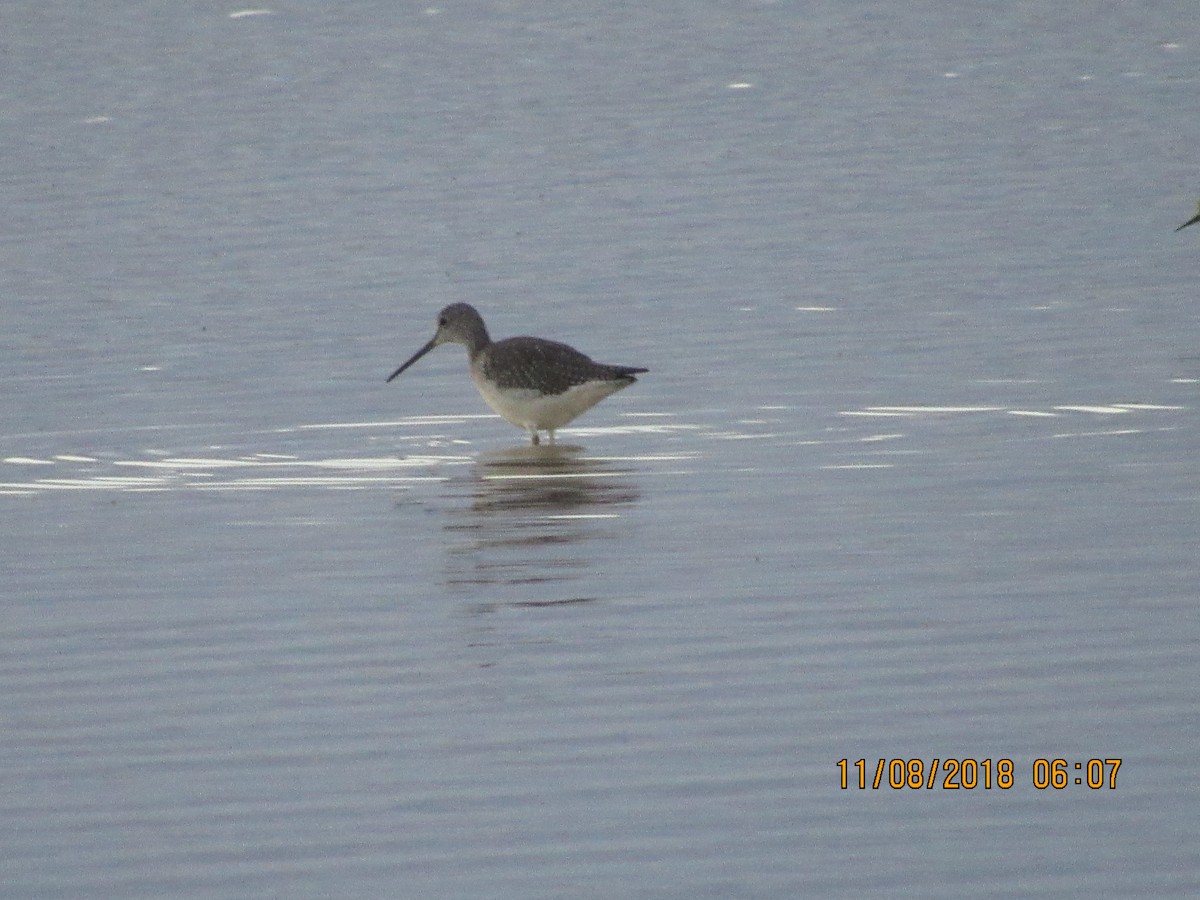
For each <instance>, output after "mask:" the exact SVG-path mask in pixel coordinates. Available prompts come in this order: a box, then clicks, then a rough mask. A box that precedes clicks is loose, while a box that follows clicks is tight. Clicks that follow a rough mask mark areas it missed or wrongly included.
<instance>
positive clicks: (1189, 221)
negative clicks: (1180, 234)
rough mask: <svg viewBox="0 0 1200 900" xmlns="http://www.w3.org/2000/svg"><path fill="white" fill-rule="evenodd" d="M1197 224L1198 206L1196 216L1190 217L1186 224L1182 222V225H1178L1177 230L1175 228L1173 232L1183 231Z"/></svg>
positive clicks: (1198, 220)
mask: <svg viewBox="0 0 1200 900" xmlns="http://www.w3.org/2000/svg"><path fill="white" fill-rule="evenodd" d="M1197 222H1200V204H1197V205H1196V214H1195V215H1194V216H1192V217H1191V218H1190V219H1188V220H1187V221H1186V222H1184V223H1183V224H1182V225H1180V226H1179V227H1178V228H1176V229H1175V230H1176V231H1183V229H1185V228H1187V227H1188V226H1189V225H1195V224H1196V223H1197Z"/></svg>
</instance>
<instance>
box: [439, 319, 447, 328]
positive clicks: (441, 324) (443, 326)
mask: <svg viewBox="0 0 1200 900" xmlns="http://www.w3.org/2000/svg"><path fill="white" fill-rule="evenodd" d="M445 327H446V317H445V316H442V317H441V318H439V319H438V328H445Z"/></svg>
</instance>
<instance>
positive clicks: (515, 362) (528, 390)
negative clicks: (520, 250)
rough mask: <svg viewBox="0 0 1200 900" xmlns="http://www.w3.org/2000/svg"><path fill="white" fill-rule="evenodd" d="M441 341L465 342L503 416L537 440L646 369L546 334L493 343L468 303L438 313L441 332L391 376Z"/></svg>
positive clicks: (478, 380)
mask: <svg viewBox="0 0 1200 900" xmlns="http://www.w3.org/2000/svg"><path fill="white" fill-rule="evenodd" d="M441 344H465V345H466V348H467V356H468V357H469V359H470V368H471V380H472V381H473V382H475V387H476V388H477V389H478V390H479V393H480V396H482V397H483V399H484V401H485V402H486V403H487V405H488V406H490V407H491V408H492V409H494V410H495V411H496V412H497V413H499V414H500V416H501V418H503V419H504V420H506V421H508V422H511V423H512V424H513V425H516V426H517V427H518V428H523V429H524V430H525V431H527V432H529V437H530V439H531V440H532V442H533V443H535V444H536V443H538V432H539V431H545V432H547V434H549V436H550V443H551V444H553V443H554V431H555V429H557V428H561V427H562V426H563V425H566V424H567V423H568V422H570V421H571V420H572V419H574V418H575V417H576V416H578V415H579V414H580V413H584V412H586V411H587V410H589V409H591V408H592V407H593V406H595V405H596V404H597V403H599V402H600V401H601V400H603V399H604V398H605V397H607V396H608V395H609V394H612V393H615V392H617V391H619V390H621V388H627V387H629V385H631V384H633V383H634V382H635V381H637V379H636V378H634V377H633V376H634V375H640V374H641V373H642V372H647V371H649V370H648V369H638V368H635V367H633V366H606V365H604V364H603V363H598V362H592V360H591V359H590V358H588V357H587V356H584V355H583V354H582V353H580V352H579V351H578V350H576V349H575V348H574V347H568V346H567V345H566V344H560V343H558V341H547V340H545V339H543V338H533V337H512V338H506V339H505V340H503V341H496V342H495V343H492V340H491V338H489V337H488V333H487V327H486V326H485V325H484V324H483V317H482V316H480V315H479V312H478V311H477V310H476V309H475V307H473V306H471V305H470V304H468V303H453V304H451V305H450V306H447V307H446V308H445V309H443V310H442V311H441V312H440V313H438V320H437V333H436V334H434V336H433V338H432V340H430V342H429V343H428V344H426V345H425V346H424V347H422V348H421V349H420V350H418V351H417V352H416V353H414V354H413V357H412V359H410V360H409V361H408V362H406V363H405V364H404V365H402V366H401V367H400V368H398V369H397V370H396V371H395V372H393V373H392V374H391V375H389V376H388V379H387V380H388V381H391V380H392V379H393V378H395V377H396V376H397V375H399V374H400V373H401V372H403V371H404V370H405V369H407V368H408V367H409V366H411V365H412V364H413V363H415V362H416V361H417V360H418V359H420V358H421V357H422V356H424V355H425V354H426V353H428V352H429V351H430V350H432V349H433V348H434V347H437V346H440V345H441Z"/></svg>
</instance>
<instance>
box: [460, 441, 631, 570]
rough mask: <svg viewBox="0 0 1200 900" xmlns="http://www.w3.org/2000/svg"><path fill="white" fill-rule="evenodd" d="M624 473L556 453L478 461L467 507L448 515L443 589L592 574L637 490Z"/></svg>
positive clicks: (527, 451)
mask: <svg viewBox="0 0 1200 900" xmlns="http://www.w3.org/2000/svg"><path fill="white" fill-rule="evenodd" d="M624 474H625V472H623V471H621V470H619V469H614V468H612V466H611V465H610V464H608V463H606V462H603V461H600V460H595V459H588V458H586V457H582V456H581V455H580V453H579V451H578V450H577V449H576V450H568V449H566V448H562V447H544V448H543V447H539V448H536V449H534V448H532V447H517V448H512V449H509V450H506V451H503V452H496V453H490V454H484V455H482V456H481V457H480V459H479V462H478V465H477V466H476V468H475V477H474V478H473V480H472V488H471V503H470V505H469V506H465V507H462V508H461V509H460V510H458V511H457V512H454V513H451V514H450V516H449V517H448V519H447V522H446V526H445V528H446V531H447V532H448V533H450V534H453V535H454V538H453V540H452V542H451V545H450V555H449V561H450V568H449V571H448V573H447V583H448V584H452V585H455V586H457V587H459V588H461V587H463V586H465V585H487V586H497V585H530V584H545V583H564V582H571V581H575V580H577V579H579V578H580V577H582V576H583V575H584V574H585V573H587V572H590V571H592V570H593V569H594V568H595V563H594V562H593V561H592V555H593V554H595V553H597V552H599V545H598V544H597V543H596V542H597V541H602V542H606V541H608V540H611V539H612V538H614V537H617V536H618V535H620V534H621V527H620V526H619V525H618V524H617V522H618V521H619V519H620V515H619V510H620V509H621V508H622V507H628V506H629V505H631V504H634V503H636V502H637V501H638V500H639V499H640V497H641V491H640V490H639V488H638V487H637V486H636V485H635V484H633V483H631V482H630V481H629V480H627V479H626V478H624V477H622V476H623V475H624Z"/></svg>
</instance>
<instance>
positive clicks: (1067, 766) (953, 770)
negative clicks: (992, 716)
mask: <svg viewBox="0 0 1200 900" xmlns="http://www.w3.org/2000/svg"><path fill="white" fill-rule="evenodd" d="M837 767H838V772H839V774H840V781H841V783H840V787H841V789H842V790H848V789H849V788H851V787H857V788H858V789H859V790H864V791H865V790H866V789H867V788H868V787H869V788H871V789H872V790H878V789H879V788H895V789H896V790H901V789H903V788H909V789H911V790H927V791H929V790H933V789H934V788H940V789H941V790H944V791H958V790H968V791H969V790H974V789H975V788H983V789H984V790H991V789H992V788H998V789H1000V790H1002V791H1006V790H1008V789H1009V788H1012V787H1015V786H1016V783H1017V778H1016V775H1015V774H1014V773H1015V771H1016V767H1015V766H1014V764H1013V761H1012V760H1011V759H1006V758H1002V759H970V758H962V759H953V758H952V759H938V758H934V759H931V760H929V761H928V762H926V761H925V760H923V759H880V760H877V761H876V763H875V765H874V766H873V767H871V766H868V764H867V761H866V760H865V759H859V760H854V761H853V762H852V761H850V760H848V759H839V760H838V761H837ZM872 768H873V769H874V771H871V770H872ZM1119 768H1121V760H1119V759H1088V760H1080V761H1079V762H1072V761H1070V760H1066V759H1035V760H1034V761H1033V765H1032V767H1031V774H1032V780H1031V782H1030V783H1031V784H1032V785H1033V786H1034V787H1035V788H1037V789H1038V790H1045V789H1046V788H1053V789H1055V790H1062V789H1063V788H1067V787H1072V786H1079V787H1084V786H1086V787H1088V788H1091V789H1092V790H1100V789H1101V788H1108V789H1109V790H1116V787H1117V770H1118V769H1119Z"/></svg>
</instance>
